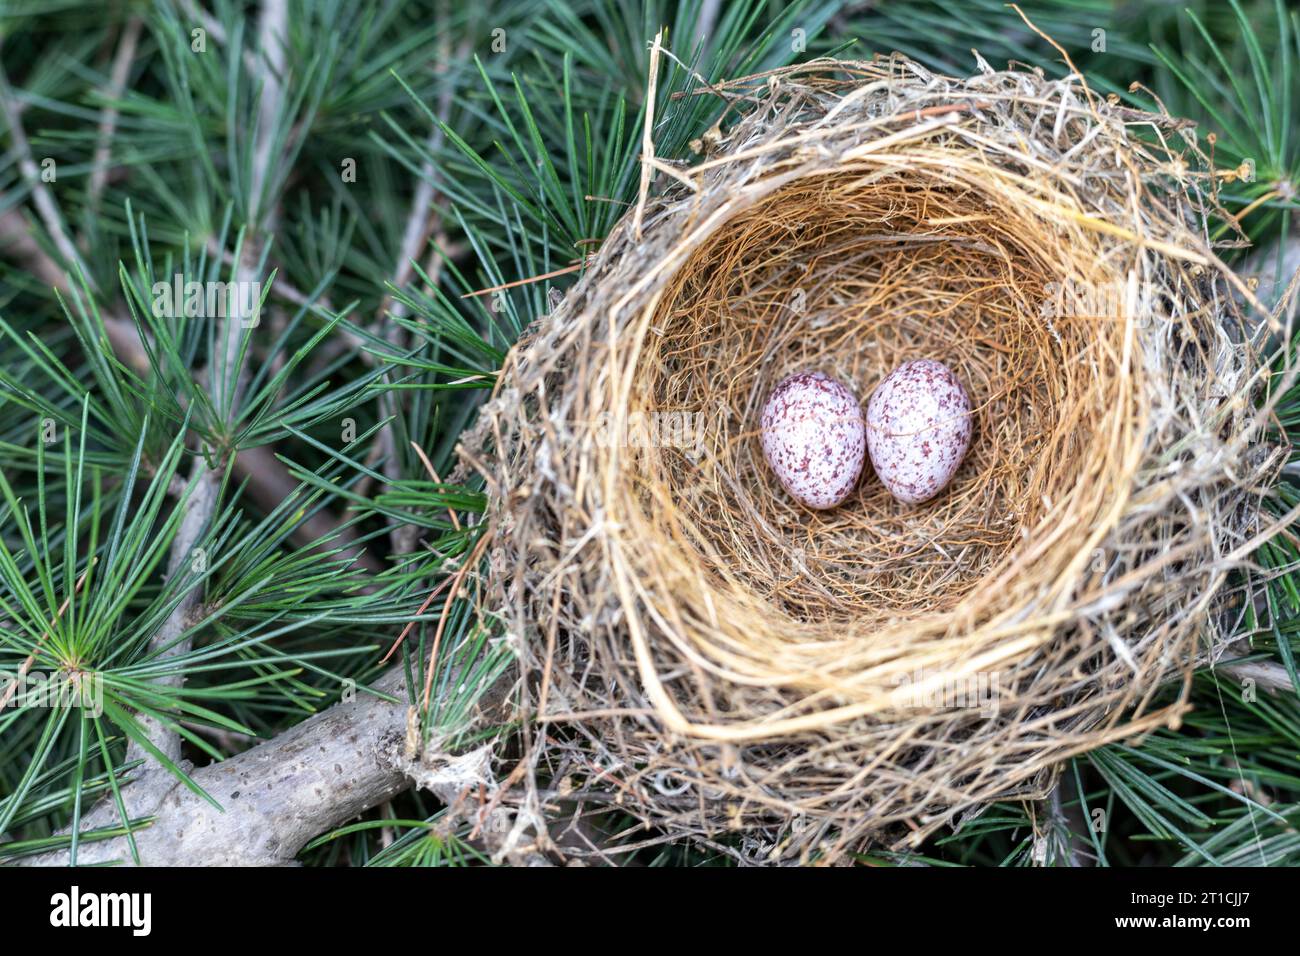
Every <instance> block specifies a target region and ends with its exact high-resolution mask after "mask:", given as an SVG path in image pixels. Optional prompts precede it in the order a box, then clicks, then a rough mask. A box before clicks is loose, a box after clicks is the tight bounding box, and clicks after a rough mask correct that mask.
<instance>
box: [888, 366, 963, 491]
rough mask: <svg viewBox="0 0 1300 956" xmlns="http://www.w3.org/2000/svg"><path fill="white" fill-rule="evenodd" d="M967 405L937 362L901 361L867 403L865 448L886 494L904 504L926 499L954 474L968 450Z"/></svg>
mask: <svg viewBox="0 0 1300 956" xmlns="http://www.w3.org/2000/svg"><path fill="white" fill-rule="evenodd" d="M970 439H971V405H970V399H969V398H968V397H967V395H966V389H965V388H963V387H962V384H961V382H960V381H958V379H957V376H956V375H955V374H953V371H952V369H950V368H948V366H946V365H944V364H943V363H942V362H935V361H933V360H931V359H920V360H918V361H914V362H904V363H903V364H902V365H900V366H899V367H898V368H896V369H895V370H894V371H893V372H891V373H890V375H889V377H888V378H886V379H885V380H884V381H883V382H881V383H880V385H879V386H878V387H877V388H876V391H875V392H874V393H873V394H872V396H871V401H870V402H868V403H867V449H868V451H869V452H870V453H871V464H872V466H874V467H875V469H876V474H877V475H878V476H879V477H880V480H881V482H882V483H883V484H884V486H885V487H886V488H888V489H889V492H890V494H892V495H893V496H894V497H895V498H897V499H898V500H899V501H901V502H903V503H905V504H911V505H915V504H920V503H921V502H923V501H929V500H930V499H931V498H933V497H934V496H935V495H937V494H938V493H939V492H940V491H942V490H943V489H944V488H945V487H946V486H947V485H948V483H949V482H950V481H952V477H953V475H954V474H956V472H957V469H958V467H960V465H961V463H962V459H963V458H965V457H966V452H967V451H968V450H969V449H970Z"/></svg>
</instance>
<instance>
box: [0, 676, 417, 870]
mask: <svg viewBox="0 0 1300 956" xmlns="http://www.w3.org/2000/svg"><path fill="white" fill-rule="evenodd" d="M374 687H375V689H376V690H381V691H384V692H385V693H388V694H390V695H392V696H394V697H396V698H397V699H398V700H399V701H401V703H396V704H394V703H389V702H388V701H385V700H382V699H380V698H378V697H375V696H373V695H371V694H366V693H358V694H357V697H356V699H355V700H353V701H352V702H350V703H340V704H336V705H335V706H333V707H331V708H330V709H329V710H326V711H323V712H321V713H320V714H317V715H315V716H313V717H310V718H308V719H307V720H305V721H303V722H302V723H301V724H298V725H297V726H296V727H293V728H291V729H290V730H287V731H285V732H284V733H282V734H279V735H278V736H276V737H275V738H274V739H272V740H269V741H267V742H266V743H263V744H260V745H258V746H256V747H253V748H252V749H250V750H246V751H244V752H243V753H241V754H238V755H236V756H234V757H231V758H230V759H228V760H223V761H220V762H218V763H213V764H210V765H208V766H206V767H203V768H202V769H200V770H197V771H195V772H193V773H191V774H190V776H191V777H192V779H193V780H194V781H195V782H196V783H197V784H198V785H199V786H200V787H202V788H203V789H204V790H205V791H206V792H207V793H208V794H210V795H211V796H212V797H213V799H215V800H216V801H217V803H219V804H220V805H221V809H220V810H218V809H217V808H216V807H213V806H212V804H210V803H208V802H207V801H206V800H204V799H203V798H202V797H200V796H199V795H198V794H196V793H194V792H193V791H192V790H190V789H189V788H188V787H186V786H185V785H184V784H182V783H180V782H179V780H178V779H177V778H176V777H174V776H172V775H171V774H170V773H167V772H166V771H164V770H161V769H150V770H146V771H144V772H143V773H142V774H141V775H140V777H139V778H138V779H136V780H135V781H134V782H132V783H130V784H128V785H127V786H125V787H124V788H123V789H122V798H123V802H124V803H125V804H126V808H127V816H128V818H129V819H136V818H139V817H145V816H153V817H156V820H155V822H154V823H153V824H152V825H151V826H148V827H147V828H145V829H142V830H139V831H137V832H136V833H135V842H136V847H137V849H138V851H139V854H140V862H141V863H142V864H144V865H146V866H283V865H292V864H293V862H294V858H295V857H296V856H297V854H298V852H299V851H300V850H301V849H302V848H303V846H304V845H305V844H306V843H307V841H309V840H310V839H312V838H313V837H315V836H317V835H319V834H321V833H324V832H327V831H328V830H330V829H332V828H334V827H336V826H338V825H339V824H341V823H343V822H344V821H346V820H348V819H350V818H352V817H355V816H356V815H357V814H359V813H361V812H363V811H365V810H367V809H369V808H371V807H374V806H376V805H378V804H380V803H382V802H383V801H385V800H388V799H391V798H392V797H394V796H396V795H397V794H399V793H401V792H402V791H403V790H405V789H407V788H408V787H409V786H410V783H411V781H410V779H409V778H408V776H407V775H406V773H405V772H403V770H402V769H400V767H399V762H398V761H396V760H394V759H393V755H394V754H396V753H400V751H401V746H402V741H403V738H404V736H405V732H406V719H407V718H406V712H407V707H406V703H405V700H406V681H405V675H404V673H403V671H402V669H401V668H397V669H394V670H391V671H389V672H388V673H387V674H385V675H384V676H383V677H382V678H380V680H379V681H377V682H376V683H375V685H374ZM114 825H120V819H119V817H118V813H117V808H116V806H115V804H114V803H113V801H112V800H111V799H104V800H102V801H101V802H100V803H99V804H97V805H96V806H95V807H94V808H92V809H91V811H90V812H89V813H87V814H86V815H85V816H84V817H83V819H82V826H81V829H82V832H85V831H87V830H91V829H95V828H100V827H109V826H114ZM109 861H121V862H126V863H130V862H131V852H130V848H129V846H128V845H127V842H126V840H125V838H122V837H114V838H112V839H107V840H98V841H95V842H82V843H81V845H80V846H79V847H78V851H77V864H78V865H86V864H92V863H105V862H109ZM19 862H21V863H22V864H24V865H37V866H66V865H67V864H68V862H69V852H68V851H67V850H60V851H58V852H51V853H45V854H42V855H40V856H35V857H31V858H28V859H25V860H21V861H19Z"/></svg>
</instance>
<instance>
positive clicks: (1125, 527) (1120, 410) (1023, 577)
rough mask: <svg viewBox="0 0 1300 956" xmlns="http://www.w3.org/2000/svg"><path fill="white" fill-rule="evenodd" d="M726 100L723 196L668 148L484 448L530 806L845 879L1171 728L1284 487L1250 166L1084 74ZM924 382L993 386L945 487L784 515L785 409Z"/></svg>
mask: <svg viewBox="0 0 1300 956" xmlns="http://www.w3.org/2000/svg"><path fill="white" fill-rule="evenodd" d="M981 66H983V64H982V63H981ZM696 95H710V96H720V97H723V98H724V99H725V100H727V101H728V104H729V108H728V112H727V116H726V121H727V122H728V123H729V124H730V125H728V126H725V127H715V128H714V130H712V131H711V133H710V134H709V135H707V136H706V137H705V138H704V140H703V141H702V142H700V143H697V144H695V145H696V146H697V147H698V148H699V150H700V151H701V152H702V153H703V155H702V156H701V157H700V158H698V159H697V160H696V161H695V162H694V163H693V164H689V165H688V164H676V165H673V164H669V163H667V162H665V161H663V160H661V159H655V158H653V157H652V156H651V155H650V154H649V153H647V156H646V157H645V161H646V162H647V166H648V168H652V169H657V170H660V171H661V173H662V174H663V175H662V176H661V180H662V188H660V189H659V190H658V191H657V193H656V194H655V195H651V196H647V195H646V194H645V193H644V192H643V195H642V201H641V202H640V203H638V205H637V207H636V208H635V209H633V210H629V212H628V214H627V215H626V216H625V217H624V218H623V220H622V221H621V222H620V223H619V225H618V226H616V227H615V229H614V230H613V232H612V233H611V235H610V236H609V237H608V239H607V240H606V241H605V242H604V243H603V245H602V246H601V248H600V250H599V252H598V253H597V254H596V255H595V256H594V257H593V258H592V260H591V261H590V262H589V264H588V266H587V268H586V270H585V274H584V275H583V277H582V279H581V281H580V282H578V284H577V285H576V286H575V287H574V288H573V289H572V290H571V291H570V292H569V293H568V295H567V296H566V297H565V298H564V300H563V302H562V303H560V304H559V305H558V307H557V308H556V309H555V311H554V312H553V314H551V315H550V316H548V317H546V318H544V319H542V320H541V321H539V322H538V323H536V324H535V325H534V326H533V327H532V328H531V329H529V330H528V332H527V333H526V334H525V336H524V337H523V339H522V340H521V341H520V342H519V344H518V345H517V346H516V348H515V349H514V350H513V351H512V352H511V354H510V356H509V359H508V360H507V362H506V365H505V369H504V371H503V373H502V375H501V378H500V383H499V385H498V387H497V390H496V393H495V394H494V396H493V399H492V400H491V402H490V403H489V404H488V405H487V406H485V409H484V411H483V414H482V422H481V426H480V428H479V429H478V430H477V435H478V438H477V439H476V440H475V441H471V442H469V443H468V444H467V446H466V447H465V449H464V453H465V455H466V458H467V460H468V461H470V462H472V463H473V465H474V467H476V468H477V469H478V470H479V471H480V472H481V473H482V474H483V476H484V477H485V479H486V481H487V487H488V490H489V502H490V503H489V513H490V518H491V520H492V522H493V528H494V534H495V538H494V544H493V550H492V557H491V581H492V590H491V593H492V595H493V609H494V610H495V611H496V612H497V613H498V614H499V615H500V617H501V618H502V620H503V621H504V622H505V624H506V626H507V629H508V632H509V634H510V638H511V640H513V641H514V642H516V644H517V648H518V652H519V659H520V666H521V668H522V678H523V679H522V680H521V688H522V691H521V693H522V707H523V710H524V717H525V719H526V723H527V725H528V726H529V728H530V730H529V733H528V735H527V739H528V741H529V748H528V752H527V754H526V759H525V764H526V767H527V770H528V771H529V772H528V773H527V774H526V775H524V777H525V778H526V779H527V780H528V781H530V782H531V786H532V787H533V793H534V796H535V795H536V793H537V792H539V788H544V789H545V792H546V794H547V795H549V796H547V797H546V798H547V799H558V798H560V797H563V798H565V799H567V800H570V801H573V802H575V803H577V804H579V805H581V806H584V807H587V808H589V809H590V808H594V807H598V806H604V805H608V804H614V805H616V806H618V807H621V808H622V809H624V810H626V811H628V812H630V813H631V814H633V815H634V816H635V817H636V818H638V819H639V820H641V821H643V822H644V823H645V825H646V826H647V827H650V826H653V827H654V828H655V829H656V832H657V833H658V834H660V835H665V836H668V837H679V836H682V835H689V836H691V837H694V838H697V839H699V840H703V841H705V842H706V843H708V844H709V845H712V846H715V847H718V848H720V849H723V850H725V851H726V852H728V853H731V854H734V855H736V856H738V857H740V858H742V859H745V860H749V861H789V860H803V861H807V860H810V859H818V860H834V859H838V858H841V857H842V856H843V855H844V854H845V853H846V852H850V851H854V850H857V849H860V848H861V847H863V846H865V845H867V844H868V843H870V842H873V841H874V842H882V841H883V842H884V843H886V844H887V845H891V846H902V845H904V844H908V843H910V844H915V843H916V842H919V841H920V840H921V839H923V838H924V837H926V836H927V835H929V834H931V833H933V832H934V831H935V829H936V828H938V827H940V826H943V825H945V824H951V823H954V822H955V821H956V820H957V819H958V818H959V815H961V814H962V813H963V811H970V810H973V809H974V808H978V807H980V806H983V805H985V804H987V803H988V802H989V801H993V800H999V799H1006V798H1012V797H1015V798H1022V799H1031V798H1037V797H1040V796H1042V795H1043V794H1044V793H1045V792H1046V790H1047V788H1049V787H1050V786H1051V785H1052V783H1053V781H1054V777H1055V767H1056V765H1057V764H1059V762H1060V761H1061V760H1062V759H1063V758H1066V757H1068V756H1070V755H1072V754H1076V753H1079V752H1081V751H1084V750H1086V749H1088V748H1092V747H1096V746H1098V745H1100V744H1103V743H1105V742H1108V741H1112V740H1116V739H1120V738H1122V737H1125V736H1128V735H1132V734H1137V733H1141V732H1143V731H1145V730H1150V729H1151V728H1154V727H1156V726H1160V725H1166V724H1174V723H1176V722H1177V719H1178V716H1179V714H1180V713H1181V712H1182V711H1183V709H1184V708H1185V704H1184V697H1185V693H1186V685H1187V679H1188V677H1189V675H1190V671H1191V668H1192V667H1193V665H1194V664H1195V663H1196V662H1197V661H1198V660H1201V659H1203V658H1204V656H1205V654H1207V653H1212V651H1213V649H1214V648H1215V647H1216V646H1221V643H1219V642H1220V641H1221V639H1222V637H1223V636H1224V635H1225V634H1226V631H1227V630H1228V626H1227V625H1225V624H1224V622H1223V620H1222V614H1221V612H1222V610H1223V607H1224V605H1225V602H1226V599H1225V594H1226V591H1227V589H1225V588H1224V584H1225V581H1227V580H1228V578H1229V574H1230V573H1231V570H1232V569H1233V568H1234V567H1235V566H1238V565H1239V564H1240V563H1241V562H1242V560H1243V559H1244V558H1246V557H1247V556H1248V555H1249V553H1250V550H1251V544H1252V542H1251V540H1250V539H1251V536H1252V535H1255V536H1258V535H1260V534H1262V533H1264V532H1261V531H1260V529H1259V527H1258V524H1259V521H1258V517H1257V515H1258V499H1259V496H1260V495H1261V494H1262V493H1263V491H1262V489H1263V488H1264V486H1265V482H1264V479H1265V478H1266V473H1267V472H1268V470H1269V469H1270V468H1275V467H1276V465H1277V456H1276V455H1273V456H1270V455H1265V454H1260V453H1259V448H1258V445H1257V442H1258V439H1259V433H1260V429H1261V427H1262V426H1263V424H1264V422H1265V414H1264V413H1263V412H1261V411H1260V410H1259V406H1258V404H1257V403H1256V402H1255V400H1254V399H1255V398H1256V397H1257V396H1256V394H1255V393H1256V391H1257V390H1258V389H1257V387H1258V386H1260V385H1261V383H1262V382H1263V380H1264V377H1265V373H1264V371H1263V370H1262V368H1261V366H1260V364H1259V361H1258V357H1257V355H1256V352H1255V349H1254V348H1253V347H1252V341H1253V340H1254V338H1253V336H1252V335H1248V334H1246V332H1245V330H1246V329H1248V328H1250V327H1251V326H1250V325H1249V323H1247V322H1245V321H1244V320H1243V315H1242V314H1241V311H1240V309H1239V306H1238V302H1239V301H1241V300H1242V299H1243V297H1244V299H1245V301H1249V302H1253V296H1251V294H1250V292H1249V291H1248V290H1247V289H1246V288H1245V287H1244V286H1243V284H1242V283H1241V282H1240V281H1239V280H1237V279H1236V277H1235V276H1233V275H1232V273H1231V272H1230V271H1229V270H1228V269H1226V268H1225V267H1224V266H1223V265H1222V263H1221V262H1220V260H1219V258H1218V257H1217V255H1216V254H1215V252H1214V251H1213V247H1212V245H1211V243H1209V242H1208V241H1207V234H1208V230H1209V228H1210V223H1211V221H1212V220H1213V218H1214V217H1215V216H1216V215H1217V214H1219V213H1221V210H1218V207H1217V206H1216V204H1215V201H1214V192H1215V188H1216V186H1215V178H1216V175H1218V176H1219V178H1222V175H1223V174H1222V173H1219V174H1216V173H1215V172H1214V171H1213V170H1212V169H1211V168H1210V166H1209V164H1208V163H1207V162H1206V160H1205V157H1204V155H1203V154H1202V153H1201V151H1200V150H1199V149H1197V147H1196V143H1195V139H1194V137H1193V136H1192V134H1191V133H1190V132H1189V131H1188V130H1187V129H1186V128H1185V126H1184V125H1182V124H1177V123H1175V122H1173V121H1171V120H1170V119H1169V118H1168V117H1162V116H1156V115H1150V114H1145V113H1139V112H1136V111H1133V110H1130V109H1125V108H1122V107H1120V106H1118V105H1116V104H1115V103H1114V102H1107V101H1105V100H1102V99H1099V98H1098V97H1096V96H1095V95H1094V94H1093V93H1092V92H1091V91H1090V90H1088V88H1087V87H1086V86H1085V85H1083V84H1082V83H1081V81H1080V80H1079V78H1078V77H1077V76H1072V77H1070V78H1068V79H1065V80H1059V81H1051V80H1047V79H1045V78H1044V77H1043V75H1042V74H1041V73H1040V72H1037V71H1033V72H1031V71H1026V70H1012V71H1008V72H994V71H992V70H991V69H988V68H987V67H985V68H984V69H983V70H982V72H981V73H980V74H978V75H976V76H974V77H973V78H970V79H965V80H959V79H954V78H950V77H945V76H939V75H935V74H932V73H930V72H927V71H926V70H925V69H923V68H922V67H920V66H919V65H917V64H916V63H914V62H911V61H908V60H906V59H904V58H901V57H898V56H895V57H893V58H889V59H877V60H876V61H873V62H870V63H850V62H818V63H813V64H808V65H803V66H800V67H797V68H791V69H787V70H783V71H778V72H775V73H771V74H765V75H763V76H760V77H754V78H749V79H747V80H741V81H736V82H734V83H728V84H725V85H723V86H721V87H710V88H709V89H708V90H707V91H702V92H700V93H698V94H696ZM1254 305H1255V306H1256V307H1257V306H1258V303H1254ZM918 358H931V359H937V360H940V361H942V362H944V363H946V364H947V365H949V366H950V367H951V368H952V369H954V370H955V371H956V373H957V375H958V377H959V378H960V379H961V381H962V382H963V383H964V384H965V385H966V388H967V390H968V392H969V394H970V399H971V404H972V407H973V410H974V412H973V419H974V420H973V424H974V437H973V439H972V443H971V449H970V452H969V455H968V456H967V458H966V459H965V461H964V463H963V464H962V466H961V468H960V470H959V471H958V472H957V474H956V476H955V478H954V480H953V482H952V484H951V485H950V486H948V487H947V488H946V489H945V490H944V491H943V492H942V493H941V494H939V495H938V496H937V497H935V498H934V499H932V500H930V501H927V502H925V503H924V504H921V505H915V506H909V505H904V504H902V503H900V502H898V501H896V500H895V499H894V498H892V497H891V496H890V494H889V493H888V492H887V491H886V489H885V488H884V487H883V485H882V484H881V482H880V481H879V479H877V478H876V477H875V476H874V475H873V474H872V473H871V470H870V467H869V466H868V468H867V469H866V472H865V473H864V475H863V478H862V480H861V481H860V483H859V485H858V487H857V488H856V490H855V491H854V492H853V493H852V494H851V496H850V497H849V498H848V500H847V501H845V502H844V503H843V504H841V505H840V506H839V507H837V508H835V509H833V510H829V511H822V512H818V511H812V510H810V509H808V508H805V507H802V506H800V505H799V504H797V503H796V502H795V501H793V500H792V499H791V498H790V497H789V496H788V495H787V494H786V493H785V492H784V491H783V490H782V488H781V486H780V484H779V483H778V482H777V480H776V478H775V476H774V475H773V474H772V473H771V470H770V469H769V468H768V467H767V466H766V464H765V462H764V459H763V455H762V450H761V446H760V441H759V436H758V428H757V423H758V420H759V413H760V410H761V409H762V406H763V403H764V401H765V399H766V397H767V395H768V394H770V392H771V390H772V388H773V387H774V386H775V385H776V383H778V382H779V381H781V380H782V379H783V378H784V377H785V376H786V375H788V374H790V373H792V372H794V371H798V370H820V371H824V372H826V373H828V374H831V375H833V376H835V377H836V378H838V379H840V380H841V381H844V382H847V383H852V384H853V385H854V387H855V388H856V389H857V390H858V394H859V397H860V398H861V399H862V400H863V401H865V399H866V398H867V397H868V396H869V395H870V392H871V390H872V389H873V388H874V387H875V385H876V384H877V383H879V382H880V381H881V380H882V379H883V378H884V377H885V376H886V375H887V374H888V373H889V372H890V371H891V370H892V369H894V368H895V367H897V366H898V365H899V364H900V363H902V362H904V361H907V360H910V359H918ZM1238 603H1240V602H1238ZM1180 680H1181V684H1180V683H1179V681H1180ZM1170 685H1172V686H1173V687H1174V692H1173V693H1172V695H1170V694H1165V695H1164V696H1160V697H1158V696H1157V692H1158V690H1160V689H1161V688H1162V687H1167V686H1170ZM647 838H649V837H647ZM629 839H630V840H632V841H633V842H635V839H636V838H635V837H629Z"/></svg>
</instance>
